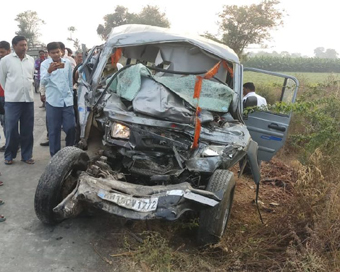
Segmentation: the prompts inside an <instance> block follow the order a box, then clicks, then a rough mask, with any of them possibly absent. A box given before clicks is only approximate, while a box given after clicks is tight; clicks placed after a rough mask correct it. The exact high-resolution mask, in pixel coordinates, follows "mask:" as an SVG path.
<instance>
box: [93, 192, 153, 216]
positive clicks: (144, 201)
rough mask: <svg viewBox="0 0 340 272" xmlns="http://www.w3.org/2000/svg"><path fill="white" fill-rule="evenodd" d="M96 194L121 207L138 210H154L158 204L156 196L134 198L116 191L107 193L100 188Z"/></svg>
mask: <svg viewBox="0 0 340 272" xmlns="http://www.w3.org/2000/svg"><path fill="white" fill-rule="evenodd" d="M98 196H99V197H100V198H101V199H104V200H107V201H110V202H113V203H115V204H117V205H119V206H121V207H124V208H127V209H130V210H134V211H138V212H150V211H154V210H156V209H157V204H158V197H150V198H136V197H132V196H126V195H122V194H117V193H109V192H105V191H102V190H100V191H99V192H98Z"/></svg>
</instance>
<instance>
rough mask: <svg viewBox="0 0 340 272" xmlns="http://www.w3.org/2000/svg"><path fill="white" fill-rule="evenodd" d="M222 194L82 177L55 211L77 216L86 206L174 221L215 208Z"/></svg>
mask: <svg viewBox="0 0 340 272" xmlns="http://www.w3.org/2000/svg"><path fill="white" fill-rule="evenodd" d="M222 194H223V192H222V191H221V192H217V193H216V194H215V193H212V192H209V191H204V190H199V189H194V188H193V187H191V185H190V184H189V183H187V182H183V183H179V184H172V185H164V186H162V185H160V186H143V185H136V184H131V183H127V182H123V181H119V180H116V179H114V178H113V176H112V177H110V178H95V177H92V176H90V175H89V174H87V173H86V172H83V173H81V175H80V176H79V179H78V183H77V186H76V188H75V189H74V190H73V191H72V193H70V194H69V195H68V196H67V197H66V198H65V199H64V200H63V201H62V202H61V203H60V204H59V205H58V206H56V207H55V208H54V209H53V211H54V212H56V213H57V214H58V216H60V217H61V218H64V219H66V218H70V217H74V216H76V215H78V214H79V213H80V212H81V211H82V210H83V209H84V208H85V207H86V205H90V206H92V207H96V208H99V209H101V210H104V211H106V212H109V213H111V214H115V215H118V216H122V217H125V218H129V219H142V220H143V219H144V220H145V219H155V218H163V219H167V220H175V219H177V218H179V217H180V216H181V215H182V214H183V213H184V212H185V211H189V210H201V209H204V208H208V207H214V206H216V205H217V204H218V203H219V202H220V200H221V198H222Z"/></svg>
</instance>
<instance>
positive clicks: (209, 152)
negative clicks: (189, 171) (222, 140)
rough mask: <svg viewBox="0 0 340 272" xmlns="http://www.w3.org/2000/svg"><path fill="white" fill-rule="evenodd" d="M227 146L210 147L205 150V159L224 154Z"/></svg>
mask: <svg viewBox="0 0 340 272" xmlns="http://www.w3.org/2000/svg"><path fill="white" fill-rule="evenodd" d="M225 149H226V146H219V145H209V146H207V147H206V148H205V149H204V150H203V153H202V155H203V157H215V156H220V155H222V154H223V151H224V150H225Z"/></svg>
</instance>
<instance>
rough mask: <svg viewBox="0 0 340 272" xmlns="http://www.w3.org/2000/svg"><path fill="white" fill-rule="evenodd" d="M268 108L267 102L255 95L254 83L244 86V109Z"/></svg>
mask: <svg viewBox="0 0 340 272" xmlns="http://www.w3.org/2000/svg"><path fill="white" fill-rule="evenodd" d="M255 106H257V107H261V106H262V107H266V106H267V100H266V99H265V98H264V97H262V96H261V95H258V94H256V93H255V85H254V83H252V82H247V83H244V84H243V108H247V107H255Z"/></svg>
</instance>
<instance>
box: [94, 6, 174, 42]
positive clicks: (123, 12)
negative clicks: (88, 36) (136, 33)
mask: <svg viewBox="0 0 340 272" xmlns="http://www.w3.org/2000/svg"><path fill="white" fill-rule="evenodd" d="M124 24H147V25H153V26H161V27H170V23H169V20H168V19H167V18H166V15H165V13H161V12H160V10H159V8H158V7H157V6H150V5H147V6H146V7H144V8H143V10H142V11H141V12H140V13H138V14H136V13H129V11H128V9H127V8H126V7H124V6H116V8H115V12H114V13H111V14H106V15H105V16H104V25H102V24H99V25H98V27H97V34H98V35H99V36H100V37H101V38H102V39H103V40H106V38H107V36H108V35H109V34H110V32H111V30H112V28H113V27H116V26H120V25H124Z"/></svg>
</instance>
